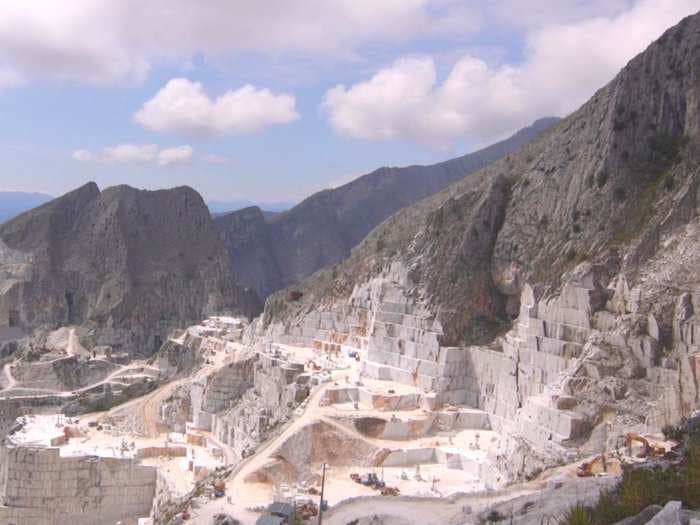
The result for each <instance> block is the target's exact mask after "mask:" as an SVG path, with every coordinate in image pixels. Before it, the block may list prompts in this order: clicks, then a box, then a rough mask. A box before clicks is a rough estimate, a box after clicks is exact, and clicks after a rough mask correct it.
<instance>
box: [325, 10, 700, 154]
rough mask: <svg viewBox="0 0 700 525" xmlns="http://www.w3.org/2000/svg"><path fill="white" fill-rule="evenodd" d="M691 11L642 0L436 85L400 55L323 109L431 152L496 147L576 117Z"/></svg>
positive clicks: (563, 27)
mask: <svg viewBox="0 0 700 525" xmlns="http://www.w3.org/2000/svg"><path fill="white" fill-rule="evenodd" d="M696 10H697V3H696V1H695V0H641V1H639V2H637V3H636V4H634V6H633V7H631V8H628V9H627V10H624V11H621V12H617V13H616V14H613V15H610V16H596V17H590V18H584V19H581V20H576V21H573V22H567V23H554V24H550V25H545V26H542V27H538V28H536V29H534V30H532V31H531V32H529V33H528V36H527V45H526V49H525V59H524V61H523V62H522V63H520V64H517V65H510V64H504V65H497V66H493V65H490V64H488V63H486V62H485V61H484V60H481V59H479V58H476V57H474V56H469V55H466V56H463V57H462V58H461V59H460V60H458V61H457V62H456V64H454V67H453V68H452V70H451V71H450V73H449V74H448V75H447V77H446V78H445V79H444V80H443V81H442V83H440V82H438V77H437V73H436V68H435V64H434V61H433V60H432V58H430V57H418V58H415V57H414V58H404V59H400V60H397V61H396V62H394V63H393V64H392V65H390V66H389V67H387V68H385V69H382V70H380V71H379V72H377V73H376V74H375V75H374V76H373V77H372V78H370V79H369V80H367V81H364V82H359V83H357V84H355V85H352V86H350V87H346V86H344V85H338V86H336V87H334V88H332V89H330V90H328V91H327V93H326V95H325V97H324V101H323V108H324V109H325V111H326V112H327V115H328V120H329V123H330V125H331V127H332V128H333V129H334V130H335V131H336V132H337V133H339V134H341V135H345V136H348V137H352V138H357V139H365V140H389V139H403V140H411V141H415V142H420V143H423V144H428V145H430V146H433V147H441V146H448V145H449V144H450V143H451V142H452V141H454V140H455V139H457V138H460V137H465V136H468V137H469V138H471V139H480V140H492V139H494V138H496V137H499V136H502V135H504V134H505V133H507V132H510V131H513V130H514V129H515V128H517V127H520V126H522V125H524V124H527V123H528V122H530V121H532V120H534V119H535V118H538V117H541V116H545V115H564V114H567V113H569V112H571V111H573V110H575V109H576V108H577V107H578V106H579V105H580V104H582V103H583V102H585V100H586V99H587V98H588V97H590V96H591V95H592V94H593V92H594V91H595V90H596V89H597V88H599V87H601V86H602V85H603V84H604V83H606V82H607V81H609V80H610V79H611V78H612V77H613V76H614V75H615V73H616V72H617V71H618V70H619V69H620V68H622V67H623V66H624V65H625V64H626V62H627V61H629V60H630V59H631V58H632V57H633V56H634V55H635V54H637V53H639V52H640V51H642V50H643V49H644V48H645V47H646V46H647V45H648V44H649V43H651V42H652V41H653V40H654V39H655V38H657V37H658V36H660V35H661V33H662V32H663V31H664V30H665V29H666V28H668V27H670V26H671V25H673V24H675V23H677V22H678V21H679V20H680V19H681V18H683V17H684V16H686V15H688V14H691V13H693V12H695V11H696Z"/></svg>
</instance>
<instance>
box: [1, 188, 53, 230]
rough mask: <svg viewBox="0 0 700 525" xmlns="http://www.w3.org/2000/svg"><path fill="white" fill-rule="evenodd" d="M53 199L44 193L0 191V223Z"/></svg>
mask: <svg viewBox="0 0 700 525" xmlns="http://www.w3.org/2000/svg"><path fill="white" fill-rule="evenodd" d="M51 199H53V197H52V196H51V195H46V194H44V193H27V192H24V191H0V224H1V223H3V222H6V221H9V220H10V219H12V218H13V217H16V216H17V215H19V214H20V213H22V212H25V211H27V210H31V209H32V208H36V207H37V206H41V205H42V204H44V203H45V202H48V201H50V200H51Z"/></svg>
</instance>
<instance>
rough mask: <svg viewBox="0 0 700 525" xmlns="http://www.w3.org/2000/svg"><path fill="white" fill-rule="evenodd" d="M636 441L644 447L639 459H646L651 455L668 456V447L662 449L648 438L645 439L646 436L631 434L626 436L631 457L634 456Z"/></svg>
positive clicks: (628, 452)
mask: <svg viewBox="0 0 700 525" xmlns="http://www.w3.org/2000/svg"><path fill="white" fill-rule="evenodd" d="M635 441H636V442H637V443H641V444H642V446H643V447H644V449H643V450H642V453H641V455H640V456H639V457H642V458H645V457H647V456H649V455H652V456H663V455H664V454H666V447H661V446H659V445H656V444H653V443H651V442H650V441H649V440H648V439H647V438H645V437H644V436H640V435H639V434H632V433H629V434H627V435H625V444H626V445H627V454H628V455H629V456H632V443H633V442H635Z"/></svg>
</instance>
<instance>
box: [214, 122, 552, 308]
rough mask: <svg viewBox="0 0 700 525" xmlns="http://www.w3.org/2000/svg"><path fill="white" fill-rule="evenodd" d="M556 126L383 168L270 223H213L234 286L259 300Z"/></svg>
mask: <svg viewBox="0 0 700 525" xmlns="http://www.w3.org/2000/svg"><path fill="white" fill-rule="evenodd" d="M557 121H558V119H553V118H549V119H542V120H538V121H537V122H535V123H534V124H533V125H532V126H530V127H528V128H525V129H523V130H521V131H519V132H518V133H516V134H515V135H513V136H512V137H511V138H509V139H507V140H504V141H502V142H499V143H497V144H494V145H492V146H489V147H487V148H484V149H482V150H480V151H477V152H475V153H471V154H469V155H465V156H463V157H459V158H456V159H452V160H448V161H446V162H441V163H439V164H435V165H432V166H409V167H406V168H380V169H378V170H376V171H374V172H372V173H369V174H367V175H364V176H362V177H359V178H358V179H355V180H354V181H352V182H350V183H348V184H345V185H344V186H341V187H339V188H335V189H332V190H325V191H322V192H319V193H316V194H314V195H312V196H311V197H309V198H307V199H306V200H304V201H303V202H301V203H300V204H298V205H297V206H295V207H294V208H292V209H291V210H288V211H286V212H283V213H280V214H278V215H275V216H273V217H271V218H268V220H265V217H264V216H263V214H262V213H261V212H260V210H257V211H255V209H254V208H246V209H245V210H241V211H239V212H236V213H232V214H228V215H225V216H221V217H217V218H216V219H215V222H216V225H217V227H218V228H219V230H220V231H221V233H222V236H223V238H224V240H225V243H226V245H227V249H228V251H229V254H230V256H231V260H232V261H233V267H234V274H235V278H236V282H238V283H240V284H242V285H244V286H250V287H252V288H254V289H255V290H256V291H257V292H258V294H259V295H260V296H261V297H263V298H264V297H266V296H267V295H269V294H270V293H271V292H273V291H275V290H279V289H281V288H284V287H286V286H289V285H291V284H293V283H296V282H298V281H300V280H302V279H303V278H305V277H306V276H308V275H310V274H311V273H312V272H314V271H316V270H318V269H320V268H323V267H325V266H328V265H332V264H335V263H337V262H339V261H342V260H343V259H345V258H346V257H347V256H348V255H349V253H350V250H351V249H352V247H353V246H355V245H357V244H358V243H359V242H360V241H361V240H362V239H364V237H365V236H366V235H367V233H369V232H370V231H371V230H372V228H374V227H375V226H376V225H377V224H379V223H381V222H382V221H383V220H384V219H386V218H387V217H389V216H390V215H391V214H392V213H394V212H395V211H397V210H399V209H401V208H403V207H405V206H407V205H410V204H413V203H415V202H416V201H418V200H420V199H422V198H424V197H426V196H428V195H431V194H433V193H435V192H438V191H440V190H442V189H443V188H445V187H446V186H448V185H449V184H451V183H452V182H454V181H456V180H459V179H462V178H463V177H464V176H465V175H468V174H470V173H472V172H474V171H477V170H478V169H481V168H483V167H484V166H487V165H488V164H490V163H492V162H494V161H495V160H498V159H500V158H503V157H504V156H506V155H508V154H510V153H512V152H513V151H516V150H517V149H518V148H520V147H521V146H522V145H523V144H526V143H527V142H529V141H530V140H532V139H533V138H534V137H536V136H538V135H539V134H541V133H542V132H544V131H545V130H546V129H548V128H549V127H550V126H552V125H553V124H554V123H555V122H557Z"/></svg>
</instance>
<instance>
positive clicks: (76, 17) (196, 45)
mask: <svg viewBox="0 0 700 525" xmlns="http://www.w3.org/2000/svg"><path fill="white" fill-rule="evenodd" d="M475 23H476V22H475V20H474V15H473V14H471V13H470V12H469V10H467V9H465V8H464V6H463V5H462V2H461V0H382V1H381V2H377V1H376V0H334V1H333V2H328V0H304V1H303V2H301V1H292V2H290V1H289V0H266V1H264V2H231V1H229V0H209V1H207V2H202V1H201V0H149V1H147V2H143V1H142V0H71V1H70V2H56V1H55V0H32V1H31V2H26V0H3V1H2V2H0V66H6V67H7V68H9V69H8V70H11V71H12V72H13V75H16V77H17V78H27V79H31V78H37V77H39V78H58V79H69V80H77V81H81V82H89V83H96V84H112V83H117V82H134V81H136V82H138V81H140V80H142V79H143V78H144V76H145V75H146V74H147V73H148V71H149V69H150V68H151V66H152V65H153V64H154V63H157V62H169V63H172V62H173V61H175V62H179V63H183V62H186V61H188V60H190V59H191V58H192V57H193V56H195V55H198V54H202V55H204V56H205V57H208V58H209V57H211V58H219V57H230V56H235V55H239V54H241V53H246V52H251V53H263V54H266V53H267V54H274V55H279V54H281V53H282V54H286V53H289V54H290V55H292V54H298V53H311V54H315V55H325V56H336V57H337V56H342V57H351V56H353V55H354V53H356V52H357V50H358V49H359V48H360V47H362V46H363V45H367V44H369V43H384V42H398V41H407V40H412V39H416V38H422V37H426V36H433V35H445V34H464V33H465V32H466V31H468V30H469V29H471V28H473V27H475ZM0 80H2V78H1V75H0Z"/></svg>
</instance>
